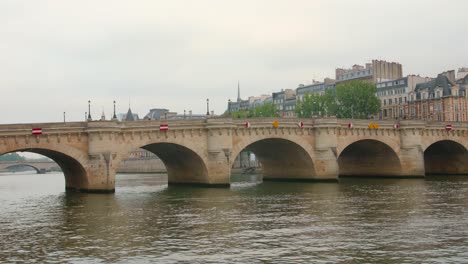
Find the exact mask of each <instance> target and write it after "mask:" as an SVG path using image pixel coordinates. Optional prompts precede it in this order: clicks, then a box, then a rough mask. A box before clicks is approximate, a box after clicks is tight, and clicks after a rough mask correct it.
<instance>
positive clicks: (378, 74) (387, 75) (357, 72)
mask: <svg viewBox="0 0 468 264" xmlns="http://www.w3.org/2000/svg"><path fill="white" fill-rule="evenodd" d="M335 75H336V76H335V77H336V83H341V82H346V81H352V80H361V81H368V82H372V83H379V82H385V81H390V80H396V79H400V78H402V77H403V67H402V66H401V64H400V63H397V62H387V61H383V60H372V62H371V63H366V65H365V66H361V65H357V64H355V65H353V66H352V67H351V68H349V69H345V68H338V69H336V70H335Z"/></svg>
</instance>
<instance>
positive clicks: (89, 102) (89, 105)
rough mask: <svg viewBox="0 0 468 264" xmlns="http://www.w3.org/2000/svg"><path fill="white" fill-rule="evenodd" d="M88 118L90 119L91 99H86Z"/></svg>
mask: <svg viewBox="0 0 468 264" xmlns="http://www.w3.org/2000/svg"><path fill="white" fill-rule="evenodd" d="M88 120H89V121H91V100H88Z"/></svg>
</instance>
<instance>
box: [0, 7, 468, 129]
mask: <svg viewBox="0 0 468 264" xmlns="http://www.w3.org/2000/svg"><path fill="white" fill-rule="evenodd" d="M467 10H468V1H466V0H443V1H436V0H434V1H431V0H387V1H383V0H381V1H379V0H355V1H349V0H342V1H339V0H335V1H331V0H324V1H321V0H285V1H274V0H265V1H260V0H246V1H243V0H235V1H227V0H226V1H220V0H212V1H208V0H207V1H205V0H196V1H195V0H193V1H188V0H187V1H179V0H170V1H156V0H152V1H150V0H148V1H138V0H132V1H130V0H128V1H118V0H109V1H103V0H102V1H100V0H92V1H86V0H79V1H64V0H57V1H41V0H30V1H21V0H1V1H0V38H1V39H0V61H1V62H0V89H1V90H0V91H1V94H0V98H1V99H0V100H1V102H0V111H1V112H2V115H1V116H2V117H1V119H0V123H25V122H52V121H53V122H58V121H62V120H63V112H66V116H67V121H68V120H70V121H71V120H79V121H81V120H84V113H85V111H87V101H88V99H90V100H91V101H92V115H93V118H98V117H99V116H100V115H101V112H102V109H104V111H105V113H106V115H107V117H110V116H111V114H112V101H113V100H116V101H117V112H126V111H127V109H128V105H129V101H130V103H131V106H132V110H133V111H134V112H137V113H139V114H140V116H143V115H145V114H146V113H147V112H148V110H149V109H150V108H168V109H170V110H172V111H177V112H179V113H181V112H183V110H184V109H186V110H193V112H194V113H204V112H206V98H209V99H210V106H211V108H212V110H215V112H216V113H218V114H219V113H222V112H223V111H224V110H225V109H226V105H227V100H228V99H229V98H231V99H236V97H237V81H238V80H239V81H240V86H241V95H242V97H244V98H246V97H248V96H249V95H260V94H271V93H272V92H274V91H279V90H281V89H286V88H293V89H294V88H296V87H297V85H298V84H299V83H310V82H311V81H312V79H316V80H321V79H323V78H324V77H332V78H334V71H335V68H337V67H349V66H351V65H353V64H364V63H366V62H369V61H370V60H372V59H385V60H387V61H397V62H400V63H401V64H403V72H404V74H405V75H407V74H421V75H424V76H435V75H436V74H437V73H439V72H442V71H445V70H450V69H458V68H459V67H462V66H468V50H467V47H468V34H467V28H468V15H467Z"/></svg>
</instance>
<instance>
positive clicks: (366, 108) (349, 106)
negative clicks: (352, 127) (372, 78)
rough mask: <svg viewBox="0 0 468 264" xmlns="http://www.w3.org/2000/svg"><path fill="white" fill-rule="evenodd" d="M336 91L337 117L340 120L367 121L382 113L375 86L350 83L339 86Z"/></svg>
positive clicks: (358, 82)
mask: <svg viewBox="0 0 468 264" xmlns="http://www.w3.org/2000/svg"><path fill="white" fill-rule="evenodd" d="M335 89H336V91H335V103H336V109H335V113H334V114H335V115H336V116H337V117H338V118H360V119H367V118H369V117H370V116H371V115H374V114H376V113H378V112H379V111H380V100H379V98H377V96H376V95H375V93H376V90H377V88H376V86H375V84H372V83H369V82H364V81H350V82H345V83H341V84H338V85H337V86H336V88H335Z"/></svg>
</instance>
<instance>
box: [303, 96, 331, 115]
mask: <svg viewBox="0 0 468 264" xmlns="http://www.w3.org/2000/svg"><path fill="white" fill-rule="evenodd" d="M325 104H326V100H325V97H324V96H322V95H320V94H316V93H313V94H306V95H304V99H303V100H302V101H300V102H298V103H297V104H296V110H295V111H296V114H297V116H298V117H304V118H309V117H312V116H323V115H325V114H326V109H327V107H326V105H325Z"/></svg>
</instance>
